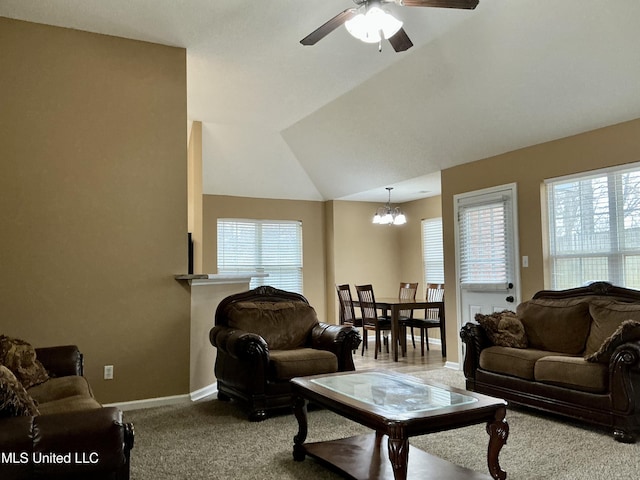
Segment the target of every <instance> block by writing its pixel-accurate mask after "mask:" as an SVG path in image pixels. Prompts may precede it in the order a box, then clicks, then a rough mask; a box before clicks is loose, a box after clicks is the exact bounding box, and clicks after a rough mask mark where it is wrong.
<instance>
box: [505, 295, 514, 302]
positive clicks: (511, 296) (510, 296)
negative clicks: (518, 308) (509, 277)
mask: <svg viewBox="0 0 640 480" xmlns="http://www.w3.org/2000/svg"><path fill="white" fill-rule="evenodd" d="M505 300H506V301H507V302H509V303H513V302H514V301H515V298H513V295H509V296H508V297H507V298H505Z"/></svg>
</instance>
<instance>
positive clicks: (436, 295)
mask: <svg viewBox="0 0 640 480" xmlns="http://www.w3.org/2000/svg"><path fill="white" fill-rule="evenodd" d="M425 298H426V300H427V302H434V303H438V304H439V305H438V307H437V308H427V309H425V315H424V317H425V318H415V317H411V318H407V319H406V320H404V321H403V322H402V326H403V327H405V328H406V327H410V328H411V341H412V342H413V346H414V348H415V345H416V343H415V336H414V332H413V329H414V328H418V329H420V353H421V355H424V345H425V343H426V344H427V350H429V337H428V332H429V329H430V328H439V329H440V342H441V345H442V356H443V357H446V356H447V340H446V335H445V317H444V284H442V283H428V284H427V290H426V295H425Z"/></svg>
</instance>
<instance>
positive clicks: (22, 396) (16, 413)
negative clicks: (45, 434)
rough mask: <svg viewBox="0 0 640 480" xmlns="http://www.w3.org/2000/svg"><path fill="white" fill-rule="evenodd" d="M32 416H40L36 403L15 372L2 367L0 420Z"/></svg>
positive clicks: (0, 372) (0, 371) (0, 369)
mask: <svg viewBox="0 0 640 480" xmlns="http://www.w3.org/2000/svg"><path fill="white" fill-rule="evenodd" d="M32 415H40V412H39V411H38V407H37V405H36V402H35V401H34V400H33V398H31V397H30V396H29V394H28V393H27V391H26V390H25V389H24V387H23V386H22V384H21V383H20V382H19V381H18V379H17V378H16V376H15V375H14V374H13V372H12V371H11V370H9V369H8V368H7V367H5V366H4V365H0V418H3V417H20V416H32Z"/></svg>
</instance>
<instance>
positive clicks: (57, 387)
mask: <svg viewBox="0 0 640 480" xmlns="http://www.w3.org/2000/svg"><path fill="white" fill-rule="evenodd" d="M27 393H28V394H29V395H31V398H33V399H34V400H36V401H37V402H38V403H39V404H43V403H47V402H52V401H54V400H60V399H61V398H68V397H73V396H77V395H81V396H84V397H89V398H91V397H93V392H92V391H91V387H90V386H89V382H88V381H87V379H86V378H85V377H81V376H79V375H70V376H68V377H57V378H50V379H49V380H47V381H46V382H44V383H41V384H40V385H36V386H34V387H31V388H29V389H28V390H27Z"/></svg>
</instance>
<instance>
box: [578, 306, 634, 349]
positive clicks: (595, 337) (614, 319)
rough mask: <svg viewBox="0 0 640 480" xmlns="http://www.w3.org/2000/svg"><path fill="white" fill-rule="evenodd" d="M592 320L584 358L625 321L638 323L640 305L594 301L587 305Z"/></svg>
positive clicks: (598, 347)
mask: <svg viewBox="0 0 640 480" xmlns="http://www.w3.org/2000/svg"><path fill="white" fill-rule="evenodd" d="M589 313H590V314H591V318H592V319H593V320H592V322H591V330H590V331H589V336H588V337H587V345H586V348H585V351H584V355H585V357H588V356H590V355H593V354H594V353H595V352H596V351H597V350H599V349H600V347H601V346H602V344H603V343H604V342H605V340H607V339H608V338H609V337H611V335H613V333H614V332H615V331H616V330H617V329H618V327H619V326H620V325H621V324H622V322H624V321H625V320H636V321H640V305H639V304H637V303H624V302H615V301H602V300H599V301H594V302H591V303H590V304H589Z"/></svg>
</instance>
